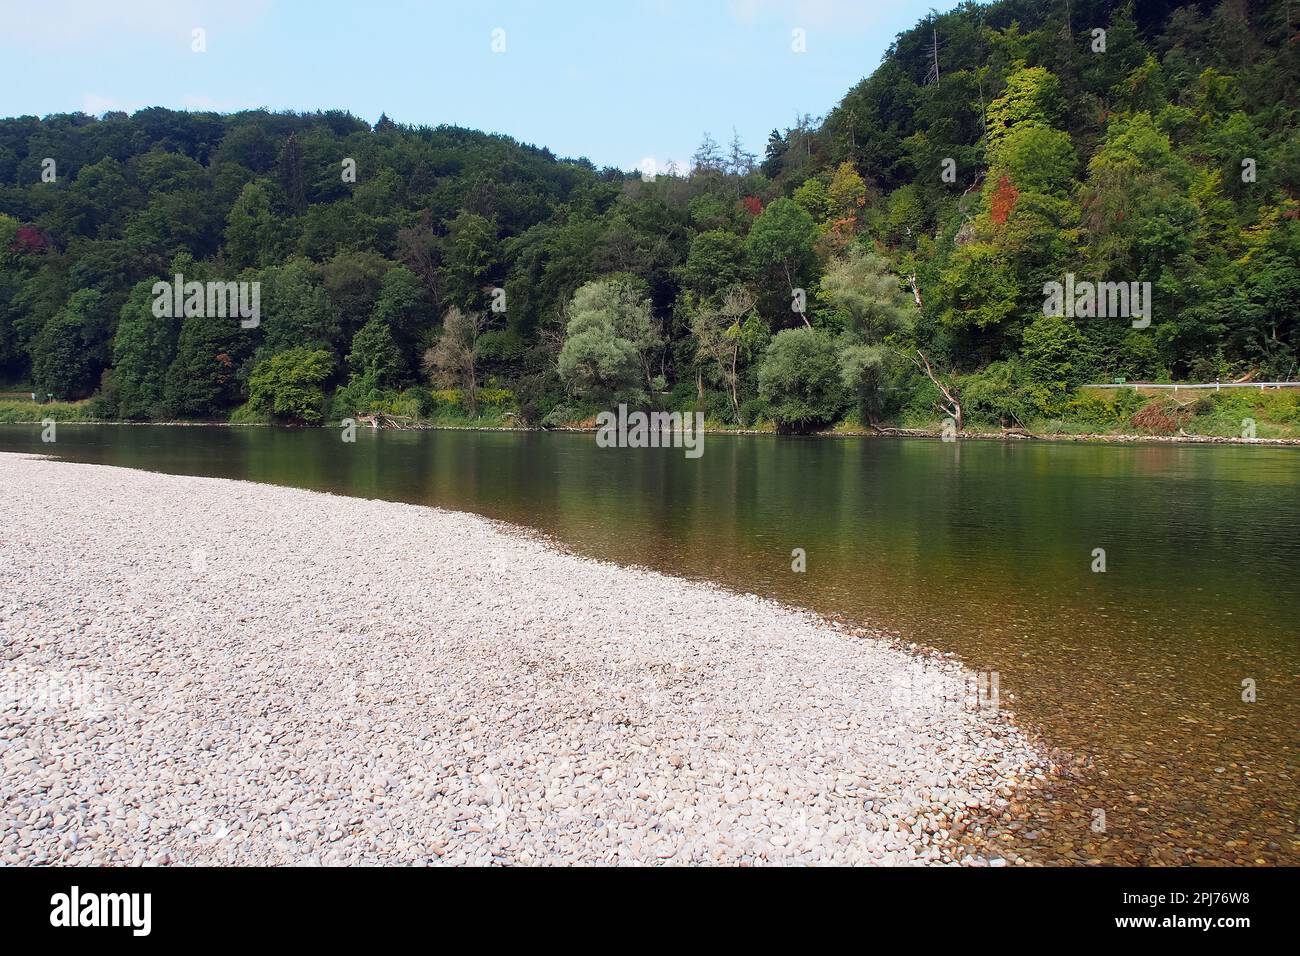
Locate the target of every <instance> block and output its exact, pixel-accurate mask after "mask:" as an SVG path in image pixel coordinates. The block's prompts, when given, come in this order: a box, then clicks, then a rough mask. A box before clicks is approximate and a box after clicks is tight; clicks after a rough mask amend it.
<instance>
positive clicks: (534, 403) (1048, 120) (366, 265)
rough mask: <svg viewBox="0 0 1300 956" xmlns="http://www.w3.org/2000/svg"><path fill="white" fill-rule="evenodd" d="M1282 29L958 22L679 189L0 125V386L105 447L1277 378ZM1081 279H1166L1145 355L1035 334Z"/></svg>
mask: <svg viewBox="0 0 1300 956" xmlns="http://www.w3.org/2000/svg"><path fill="white" fill-rule="evenodd" d="M1298 25H1300V3H1297V2H1291V0H1223V2H1187V3H1177V2H1173V0H1167V2H1152V3H1137V4H1135V3H1131V2H1130V3H1117V2H1110V0H1091V2H1090V0H1000V2H996V3H992V4H989V5H978V4H974V3H967V4H964V5H962V6H960V7H958V8H957V9H956V10H954V11H952V12H949V13H944V14H936V15H931V16H930V17H929V18H928V19H927V20H925V21H924V22H922V23H920V24H918V25H917V26H916V27H915V28H914V29H912V30H910V31H908V32H907V33H904V34H902V35H900V36H899V37H898V38H897V39H896V41H895V42H894V44H893V45H892V46H891V47H890V49H889V50H888V52H887V54H886V55H885V57H884V60H883V62H882V63H881V64H880V66H879V67H878V68H877V69H876V70H875V71H874V72H873V73H872V74H871V75H870V77H868V78H866V79H864V80H862V81H861V82H860V83H859V84H858V85H857V86H855V87H854V88H853V89H851V90H849V91H848V93H847V94H846V95H845V96H844V98H843V100H842V101H841V102H840V103H839V104H838V105H837V106H835V108H834V109H832V110H831V111H830V112H829V113H828V114H827V115H826V116H825V117H822V118H820V119H814V118H813V117H810V116H800V117H797V118H796V120H795V122H794V124H793V125H792V126H791V127H789V128H786V129H783V130H782V129H777V130H773V132H772V133H771V136H770V137H769V139H768V141H767V143H766V144H764V146H763V147H762V152H761V155H760V154H758V153H757V150H758V146H757V144H755V150H756V152H755V153H751V152H748V151H747V150H746V148H745V144H743V143H741V142H740V141H739V139H738V137H735V136H730V137H728V136H727V135H725V134H721V133H720V135H721V139H722V140H723V143H721V144H720V143H719V142H717V141H715V139H714V138H713V137H712V136H709V135H707V134H706V135H705V137H704V141H703V143H702V144H701V145H700V147H699V149H698V151H697V152H696V154H695V156H694V158H693V161H692V163H691V170H690V172H689V174H686V175H664V174H661V175H657V176H650V175H644V174H642V173H640V172H636V171H632V172H621V171H618V170H613V169H597V168H596V167H595V166H594V165H593V164H591V163H590V162H588V161H586V160H582V159H579V160H568V159H560V158H557V157H556V156H554V155H553V154H552V153H551V152H550V151H548V150H546V149H544V148H538V147H534V146H530V145H525V144H520V143H517V142H515V141H513V140H511V139H509V138H507V137H504V136H497V135H487V134H483V133H479V132H475V131H472V130H467V129H460V128H453V127H445V126H442V127H437V128H425V127H409V126H403V125H400V124H398V123H396V122H393V121H391V120H389V119H388V118H387V117H381V118H380V120H379V121H378V122H377V123H376V124H375V125H374V126H373V127H372V126H370V125H369V124H367V123H366V122H363V121H362V120H359V119H357V118H355V117H353V116H351V115H349V114H347V113H343V112H325V113H317V114H311V115H302V114H285V113H271V112H266V111H250V112H243V113H235V114H230V115H222V114H216V113H203V112H175V111H171V110H166V109H161V108H152V109H145V110H141V111H139V112H137V113H135V114H134V115H130V116H128V115H127V114H125V113H107V114H105V115H104V116H103V117H101V118H94V117H90V116H86V115H84V114H80V113H74V114H65V115H54V116H48V117H45V118H43V119H39V118H36V117H18V118H12V119H4V120H0V382H4V383H7V387H9V388H10V389H13V390H22V391H24V392H25V391H32V392H35V393H36V394H37V395H38V396H39V397H40V399H41V400H42V401H44V400H45V399H52V400H53V401H52V402H51V403H50V404H49V405H46V406H43V407H44V408H54V407H55V406H59V407H61V408H63V410H64V412H65V413H66V414H69V415H73V414H76V415H80V416H84V417H97V418H113V419H117V418H121V419H134V420H165V419H176V418H193V419H214V420H232V421H237V422H238V421H245V422H251V421H281V422H305V423H318V422H323V421H337V420H339V419H340V418H342V417H345V416H351V415H363V414H366V413H375V412H383V413H385V414H388V415H390V416H406V417H409V418H411V419H418V420H430V421H444V422H474V421H477V422H483V423H487V424H501V423H518V424H526V425H563V424H572V423H579V422H583V421H586V420H589V419H590V418H591V416H592V415H593V414H594V413H595V411H596V410H597V409H601V408H608V407H610V406H611V404H612V403H617V402H621V401H626V402H629V403H632V404H642V405H647V406H649V405H654V406H658V407H667V408H672V409H680V410H687V409H697V410H703V411H704V412H705V413H706V415H707V416H708V418H709V420H710V421H711V422H712V423H715V424H717V425H718V426H720V427H726V426H729V425H731V426H746V427H754V426H760V427H771V426H772V425H775V426H776V427H780V428H782V429H789V430H796V431H804V430H811V429H818V428H824V427H828V426H833V425H836V424H839V423H847V424H848V426H863V427H866V426H881V425H884V424H930V425H932V424H934V423H936V422H937V421H938V420H939V418H940V417H941V416H945V415H950V416H952V417H954V418H955V419H956V420H957V422H958V424H959V425H965V426H971V425H976V426H980V425H982V426H988V427H998V426H1002V427H1012V426H1019V425H1025V424H1027V423H1039V424H1040V425H1041V423H1044V422H1057V423H1058V424H1060V423H1070V422H1073V423H1076V424H1078V427H1080V428H1088V427H1092V428H1103V427H1107V426H1114V425H1124V424H1126V423H1127V422H1128V421H1129V420H1130V419H1131V417H1132V416H1134V415H1136V414H1137V413H1139V412H1140V411H1142V410H1143V409H1142V405H1143V403H1145V402H1146V401H1147V400H1146V399H1141V398H1139V397H1138V396H1136V394H1135V393H1133V392H1131V391H1126V392H1122V393H1120V397H1119V398H1118V399H1115V398H1113V397H1112V398H1109V399H1103V398H1101V397H1098V396H1097V395H1096V394H1094V393H1087V394H1084V393H1080V392H1079V391H1078V386H1080V385H1083V384H1086V383H1090V382H1113V381H1115V380H1116V379H1124V380H1127V381H1130V382H1132V381H1150V382H1169V381H1215V380H1216V379H1222V380H1224V381H1229V380H1235V379H1246V378H1250V377H1254V378H1256V379H1260V380H1264V379H1268V380H1281V379H1288V378H1290V379H1295V378H1297V377H1300V367H1298V366H1297V362H1298V361H1300V329H1298V328H1297V325H1298V319H1297V304H1298V303H1300V135H1298V134H1297V127H1298V120H1300V110H1298V107H1300V103H1298V98H1300V32H1298V30H1300V26H1298ZM728 141H729V142H728ZM178 275H179V276H182V277H183V281H184V282H199V283H208V282H220V283H226V282H249V283H254V282H256V283H258V284H259V285H258V288H259V289H260V313H259V316H258V320H257V322H256V324H250V323H247V322H241V321H239V320H238V319H237V318H231V317H214V316H212V315H211V314H210V310H209V309H203V308H199V309H197V310H196V312H198V313H200V314H185V313H186V311H187V310H181V312H180V314H177V315H176V316H175V317H159V314H158V310H157V308H156V305H157V298H158V296H157V293H156V291H155V284H156V283H160V282H161V283H167V284H168V285H170V284H171V283H172V282H173V279H174V277H176V276H178ZM1067 275H1069V276H1073V277H1076V278H1077V280H1078V281H1079V282H1085V281H1087V282H1120V283H1125V284H1128V283H1138V284H1141V283H1150V297H1149V300H1148V305H1149V307H1150V311H1149V318H1150V322H1149V325H1142V323H1139V322H1134V321H1129V319H1128V318H1127V317H1118V318H1117V317H1114V316H1111V317H1104V318H1103V317H1097V315H1096V313H1093V314H1092V315H1089V313H1088V311H1087V310H1086V309H1078V310H1072V312H1071V314H1047V312H1048V311H1050V310H1045V308H1044V304H1045V286H1046V284H1048V283H1051V282H1065V281H1066V277H1067ZM167 295H168V296H170V295H171V293H170V292H169V293H167ZM87 399H88V400H87ZM83 400H86V401H83ZM1217 400H1218V399H1205V400H1202V403H1203V404H1204V403H1205V402H1209V403H1210V404H1209V406H1206V407H1202V408H1200V409H1198V412H1206V413H1212V412H1213V411H1214V408H1213V407H1212V406H1213V404H1214V402H1215V401H1217ZM1288 400H1289V396H1280V397H1278V399H1277V401H1276V402H1275V403H1274V406H1273V408H1272V414H1273V415H1274V416H1275V418H1276V420H1277V421H1279V422H1283V423H1285V422H1287V421H1292V422H1300V414H1297V409H1296V406H1295V404H1294V403H1291V404H1289V405H1288V404H1287V401H1288ZM1224 401H1227V399H1224ZM68 402H75V403H77V404H75V405H67V406H64V405H62V404H61V403H68ZM70 409H71V410H70ZM1146 411H1147V412H1148V414H1147V416H1146V420H1147V421H1149V422H1153V423H1155V425H1156V426H1157V427H1158V426H1160V425H1161V424H1162V423H1163V424H1164V425H1165V427H1166V430H1168V428H1171V427H1173V425H1176V424H1177V423H1178V421H1179V419H1178V415H1179V414H1180V409H1177V408H1162V409H1158V410H1157V412H1158V413H1153V412H1151V410H1150V409H1146ZM1235 414H1236V413H1235V412H1232V413H1231V414H1230V415H1229V416H1228V417H1232V415H1235ZM36 417H40V415H37V416H36ZM1237 417H1239V416H1237ZM1171 423H1172V424H1171Z"/></svg>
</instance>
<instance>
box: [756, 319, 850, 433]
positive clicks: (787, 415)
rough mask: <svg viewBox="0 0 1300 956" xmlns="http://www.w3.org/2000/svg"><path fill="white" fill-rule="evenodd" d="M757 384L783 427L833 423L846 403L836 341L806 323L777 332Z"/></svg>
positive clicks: (796, 428)
mask: <svg viewBox="0 0 1300 956" xmlns="http://www.w3.org/2000/svg"><path fill="white" fill-rule="evenodd" d="M758 389H759V395H760V397H762V398H763V399H764V400H766V401H767V402H768V404H769V405H770V407H771V412H772V418H773V420H774V421H775V422H776V424H777V426H778V427H779V428H780V429H781V430H783V431H794V432H806V431H812V430H814V429H817V428H822V427H825V426H826V425H829V424H830V423H831V422H833V421H835V420H836V419H837V418H839V416H840V413H841V412H843V411H844V407H845V404H846V399H845V395H844V385H843V382H842V381H841V378H840V357H839V351H838V349H837V348H836V346H835V343H834V342H833V341H831V339H830V338H828V337H827V336H826V335H825V333H822V332H819V331H817V330H816V329H810V328H807V327H804V328H797V329H786V330H784V331H783V332H779V333H777V335H776V336H775V337H774V338H773V339H772V341H771V343H770V344H769V345H768V347H767V352H766V353H765V354H764V356H763V361H762V363H761V364H760V365H759V368H758Z"/></svg>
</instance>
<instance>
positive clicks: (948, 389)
mask: <svg viewBox="0 0 1300 956" xmlns="http://www.w3.org/2000/svg"><path fill="white" fill-rule="evenodd" d="M898 354H899V355H901V356H903V357H904V358H905V359H907V360H908V361H909V362H911V363H912V364H913V365H915V366H916V367H917V369H919V370H920V371H922V372H924V373H925V377H926V378H928V379H929V380H930V381H931V382H933V383H934V387H935V388H937V389H938V390H939V394H940V395H941V396H943V401H942V402H935V403H934V407H935V408H937V409H938V410H939V411H941V412H943V413H944V414H945V415H947V416H948V417H949V418H951V419H952V420H953V422H954V423H955V424H956V426H957V431H961V426H962V416H961V402H960V401H959V400H958V396H957V387H956V386H955V385H945V384H944V383H943V382H942V381H941V380H940V378H939V376H938V375H936V374H935V372H934V369H933V368H932V367H931V366H930V360H929V359H928V358H926V357H925V353H924V352H922V351H921V350H920V349H917V350H916V354H917V355H919V356H920V361H919V362H918V361H917V360H916V359H915V358H913V357H912V356H911V355H909V354H908V353H906V352H899V353H898ZM945 403H946V404H945Z"/></svg>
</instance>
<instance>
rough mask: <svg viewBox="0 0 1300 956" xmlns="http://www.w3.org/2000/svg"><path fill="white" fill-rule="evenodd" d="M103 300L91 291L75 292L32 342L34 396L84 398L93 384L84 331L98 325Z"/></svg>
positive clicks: (93, 379) (91, 366) (91, 367)
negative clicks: (99, 310) (98, 315)
mask: <svg viewBox="0 0 1300 956" xmlns="http://www.w3.org/2000/svg"><path fill="white" fill-rule="evenodd" d="M102 301H103V296H101V295H100V294H99V293H98V292H95V291H93V290H91V289H83V290H82V291H80V292H74V293H73V294H72V298H70V299H69V300H68V303H67V305H65V306H64V307H63V308H62V309H60V310H59V311H58V312H57V313H56V314H55V315H54V316H53V317H52V318H51V319H50V320H49V321H48V322H46V323H45V327H44V328H43V329H41V331H40V334H39V335H37V336H36V339H35V340H34V341H33V342H32V346H31V360H32V385H33V387H34V388H35V389H36V394H37V395H41V396H44V395H53V396H54V398H55V399H59V400H67V399H73V398H84V397H85V396H86V395H88V394H90V390H91V389H92V388H93V387H94V384H95V367H94V366H93V365H92V363H91V361H90V358H89V355H88V350H87V345H86V341H85V337H84V334H83V332H84V330H85V329H86V328H87V327H88V326H90V325H92V324H94V323H95V322H96V321H97V315H96V313H97V310H98V309H100V308H101V304H102Z"/></svg>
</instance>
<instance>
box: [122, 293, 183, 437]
mask: <svg viewBox="0 0 1300 956" xmlns="http://www.w3.org/2000/svg"><path fill="white" fill-rule="evenodd" d="M152 288H153V282H152V281H151V280H145V281H144V282H141V283H138V284H137V285H136V286H135V287H134V288H133V289H132V290H131V294H130V296H128V298H127V300H126V304H125V305H123V306H122V313H121V316H120V318H119V320H118V325H117V335H116V336H115V337H114V339H113V368H114V373H115V381H116V383H117V389H118V415H120V416H121V417H122V418H154V417H159V416H161V414H162V409H163V403H164V395H163V387H164V384H165V382H166V377H167V368H168V366H169V365H170V364H171V362H172V360H173V359H174V358H175V356H176V339H177V336H178V334H179V331H180V320H179V319H167V318H159V317H157V316H155V315H154V314H153V302H154V295H153V291H152Z"/></svg>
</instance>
